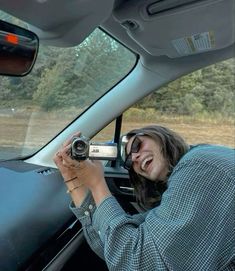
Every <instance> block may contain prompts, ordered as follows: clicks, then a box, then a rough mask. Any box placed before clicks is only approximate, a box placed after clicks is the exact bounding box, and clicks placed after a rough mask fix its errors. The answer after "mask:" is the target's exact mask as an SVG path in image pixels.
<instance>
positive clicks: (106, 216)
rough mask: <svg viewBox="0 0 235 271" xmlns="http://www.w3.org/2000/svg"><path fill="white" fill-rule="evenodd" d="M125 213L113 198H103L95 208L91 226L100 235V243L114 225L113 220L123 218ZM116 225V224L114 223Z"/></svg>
mask: <svg viewBox="0 0 235 271" xmlns="http://www.w3.org/2000/svg"><path fill="white" fill-rule="evenodd" d="M125 215H126V213H125V211H124V210H123V209H122V207H121V206H120V204H119V203H118V201H117V200H116V198H115V197H114V196H109V197H107V198H105V199H104V200H103V201H102V202H101V203H100V205H99V206H98V207H97V208H96V210H95V212H94V216H93V226H94V228H95V230H96V231H97V232H98V234H99V235H100V238H101V240H102V242H104V240H105V233H106V231H107V229H108V228H109V227H111V226H112V224H113V223H114V219H115V220H116V219H119V218H120V216H121V217H123V216H125ZM114 225H116V223H114Z"/></svg>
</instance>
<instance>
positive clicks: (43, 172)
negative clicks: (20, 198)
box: [37, 168, 54, 176]
mask: <svg viewBox="0 0 235 271" xmlns="http://www.w3.org/2000/svg"><path fill="white" fill-rule="evenodd" d="M37 173H38V174H40V175H43V176H48V175H50V174H52V173H54V170H53V169H52V168H43V169H40V170H37Z"/></svg>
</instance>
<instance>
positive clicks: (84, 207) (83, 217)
mask: <svg viewBox="0 0 235 271" xmlns="http://www.w3.org/2000/svg"><path fill="white" fill-rule="evenodd" d="M69 208H70V210H71V211H72V212H73V213H74V215H75V216H76V217H77V219H78V220H79V221H80V222H81V223H82V224H83V225H88V224H91V223H92V216H93V214H94V212H95V210H96V205H95V202H94V199H93V197H92V194H91V192H88V193H87V195H86V197H85V198H84V200H83V202H82V204H81V205H80V206H79V207H76V206H75V205H74V203H73V202H71V203H70V205H69Z"/></svg>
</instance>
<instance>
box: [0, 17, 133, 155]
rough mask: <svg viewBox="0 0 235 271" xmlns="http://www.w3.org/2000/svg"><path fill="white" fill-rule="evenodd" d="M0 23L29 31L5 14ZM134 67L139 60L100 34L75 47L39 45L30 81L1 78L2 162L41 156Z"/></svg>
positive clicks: (109, 38)
mask: <svg viewBox="0 0 235 271" xmlns="http://www.w3.org/2000/svg"><path fill="white" fill-rule="evenodd" d="M0 19H4V20H6V21H8V22H12V23H15V24H18V25H21V26H23V27H26V25H25V24H24V23H23V22H21V21H19V20H18V19H15V18H12V17H11V16H9V15H8V14H5V13H3V12H0ZM135 63H136V55H134V54H133V53H132V52H130V51H129V50H127V49H126V48H125V47H124V46H122V45H121V44H119V43H117V42H116V41H115V40H114V39H112V38H111V37H109V36H108V35H107V34H106V33H104V32H103V31H101V30H100V29H96V30H95V31H94V32H93V33H92V34H91V35H90V36H89V37H88V38H87V39H86V40H84V42H83V43H82V44H80V45H78V46H76V47H71V48H57V47H49V46H45V45H40V48H39V54H38V58H37V60H36V64H35V66H34V68H33V70H32V72H31V73H30V74H29V75H27V76H26V77H7V76H0V143H1V144H0V160H2V159H3V160H6V159H11V158H14V157H19V156H27V155H30V154H32V153H34V152H35V151H37V150H39V149H40V148H41V147H43V146H44V145H45V144H46V143H48V142H49V141H50V140H51V139H52V138H53V137H54V136H55V135H56V134H58V133H59V132H60V131H61V130H62V129H63V128H64V127H65V126H66V125H68V124H69V123H70V122H71V121H72V120H74V119H75V118H76V117H77V116H78V115H79V114H81V113H82V112H83V111H84V110H85V109H86V108H87V107H89V106H90V105H91V104H92V103H93V102H94V101H95V100H97V99H98V98H99V97H100V96H102V95H103V94H104V93H105V92H107V91H108V90H109V89H110V88H111V87H112V86H114V85H115V84H116V83H117V82H119V81H120V80H121V79H122V78H124V77H125V76H126V75H127V74H128V73H129V71H130V70H131V69H132V68H133V67H134V65H135Z"/></svg>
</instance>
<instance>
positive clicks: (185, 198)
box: [71, 145, 235, 271]
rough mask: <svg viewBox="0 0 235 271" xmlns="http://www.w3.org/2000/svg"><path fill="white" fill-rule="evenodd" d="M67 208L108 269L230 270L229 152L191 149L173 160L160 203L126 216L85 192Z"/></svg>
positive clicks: (234, 246)
mask: <svg viewBox="0 0 235 271" xmlns="http://www.w3.org/2000/svg"><path fill="white" fill-rule="evenodd" d="M71 210H72V211H73V212H74V214H75V215H76V216H77V218H78V219H79V220H80V221H81V223H82V225H83V229H84V233H85V236H86V239H87V241H88V243H89V244H90V246H91V248H92V249H93V250H94V251H95V252H96V253H97V254H98V255H99V256H100V257H102V258H103V259H105V261H106V263H107V266H108V268H109V270H121V271H128V270H130V271H137V270H138V271H141V270H143V271H149V270H153V271H155V270H174V271H187V270H190V271H193V270H195V271H199V270H203V271H206V270H208V271H213V270H221V271H222V270H223V271H225V270H235V219H234V217H235V152H234V150H233V149H229V148H225V147H222V146H210V145H200V146H196V147H193V148H192V149H191V150H190V151H189V152H188V153H187V154H185V155H184V157H183V158H182V159H181V160H180V161H179V163H178V164H177V166H176V167H175V169H174V171H173V172H172V174H171V176H170V178H169V179H168V188H167V190H166V191H165V192H164V194H163V197H162V201H161V204H160V205H159V206H158V207H156V208H153V209H152V210H150V211H148V212H146V213H143V214H137V215H133V216H131V215H128V214H127V213H126V212H125V211H124V210H123V209H122V208H121V206H120V205H119V203H118V202H117V200H116V199H115V198H114V197H113V196H110V197H108V198H106V199H105V200H103V201H102V203H101V204H100V205H99V206H98V207H95V204H94V201H93V199H92V196H91V194H90V193H89V194H88V195H87V197H86V199H85V200H84V202H83V204H82V206H81V207H80V208H74V207H73V206H72V205H71Z"/></svg>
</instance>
